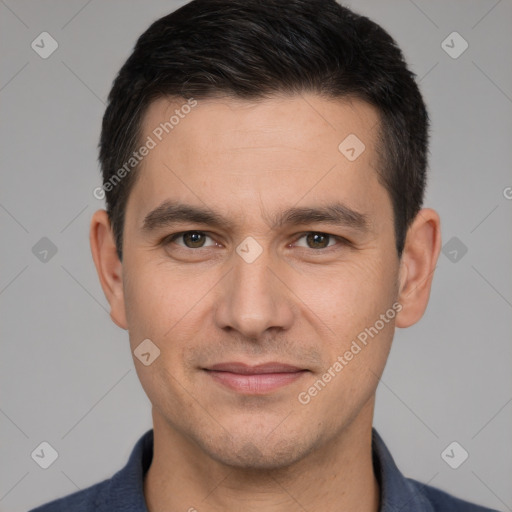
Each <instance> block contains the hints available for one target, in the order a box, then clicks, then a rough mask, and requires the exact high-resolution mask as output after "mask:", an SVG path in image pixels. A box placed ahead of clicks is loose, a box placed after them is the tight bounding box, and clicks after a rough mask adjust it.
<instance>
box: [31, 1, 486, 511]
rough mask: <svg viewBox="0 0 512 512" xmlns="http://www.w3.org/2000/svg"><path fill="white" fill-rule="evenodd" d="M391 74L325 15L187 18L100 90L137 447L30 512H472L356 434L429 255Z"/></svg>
mask: <svg viewBox="0 0 512 512" xmlns="http://www.w3.org/2000/svg"><path fill="white" fill-rule="evenodd" d="M427 143H428V115H427V112H426V109H425V105H424V103H423V100H422V97H421V94H420V92H419V90H418V87H417V85H416V83H415V81H414V75H413V74H412V73H411V72H410V71H408V69H407V67H406V64H405V62H404V60H403V56H402V54H401V52H400V50H399V49H398V48H397V46H396V44H395V43H394V41H393V40H392V39H391V37H390V36H389V35H388V34H387V33H386V32H384V31H383V29H382V28H380V27H379V26H378V25H376V24H375V23H373V22H371V21H370V20H368V19H367V18H364V17H361V16H358V15H356V14H354V13H352V12H351V11H350V10H348V9H346V8H343V7H341V6H340V5H338V4H337V3H335V2H334V0H291V1H286V2H281V1H278V0H264V1H262V0H259V1H258V0H196V1H193V2H191V3H189V4H187V5H185V6H184V7H182V8H181V9H179V10H177V11H176V12H174V13H172V14H170V15H168V16H166V17H164V18H162V19H160V20H158V21H156V22H155V23H154V24H153V25H152V26H151V27H150V28H149V29H148V30H147V31H146V32H145V33H144V34H143V35H142V36H141V37H140V39H139V40H138V42H137V45H136V47H135V49H134V51H133V53H132V55H131V56H130V58H129V59H128V60H127V62H126V63H125V65H124V66H123V67H122V69H121V71H120V72H119V75H118V77H117V78H116V80H115V82H114V85H113V88H112V91H111V93H110V96H109V105H108V107H107V110H106V113H105V116H104V119H103V129H102V135H101V143H100V161H101V165H102V172H103V183H104V185H103V188H102V189H101V190H100V191H99V192H101V193H103V192H105V193H106V200H107V211H104V210H100V211H97V212H96V213H95V214H94V216H93V219H92V223H91V236H90V240H91V247H92V253H93V258H94V262H95V264H96V268H97V271H98V275H99V278H100V281H101V285H102V287H103V290H104V292H105V295H106V297H107V299H108V301H109V303H110V307H111V317H112V319H113V321H114V322H115V323H116V324H117V325H118V326H120V327H121V328H123V329H126V330H128V332H129V338H130V345H131V349H132V353H133V355H134V364H135V367H136V369H137V373H138V376H139V378H140V380H141V383H142V386H143V388H144V390H145V392H146V393H147V395H148V397H149V399H150V401H151V403H152V406H153V408H152V415H153V427H154V428H153V430H151V431H149V432H147V433H146V434H145V435H144V436H143V437H142V438H141V439H140V441H139V442H138V443H137V445H136V447H135V448H134V451H133V452H132V455H131V457H130V460H129V461H128V464H127V466H126V467H125V468H124V469H122V470H121V471H120V472H118V473H117V474H116V475H115V476H114V477H113V478H112V479H110V480H106V481H105V482H102V483H99V484H97V485H95V486H92V487H90V488H88V489H85V490H82V491H79V492H77V493H75V494H73V495H71V496H68V497H66V498H63V499H61V500H58V501H55V502H52V503H50V504H47V505H46V506H42V507H40V508H38V509H36V510H37V511H39V512H45V511H61V510H62V511H64V510H65V511H92V510H95V511H117V510H119V511H121V510H123V511H134V512H135V511H137V512H142V511H150V512H156V511H180V510H183V511H187V510H188V511H195V510H197V511H199V512H202V511H235V510H237V511H238V510H243V511H270V510H272V511H295V510H297V511H299V510H302V511H303V510H307V511H313V510H321V511H324V512H331V511H332V512H334V511H345V510H346V511H360V512H375V511H382V512H390V511H399V510H403V511H414V512H416V511H418V512H419V511H421V512H431V511H483V510H488V509H484V508H482V507H480V506H477V505H472V504H470V503H467V502H465V501H462V500H459V499H457V498H455V497H452V496H450V495H448V494H446V493H444V492H442V491H440V490H437V489H435V488H432V487H429V486H426V485H422V484H420V483H419V482H416V481H413V480H408V479H406V478H405V477H404V476H402V475H401V473H400V472H399V470H398V469H397V467H396V466H395V464H394V462H393V459H392V458H391V455H390V453H389V452H388V451H387V448H386V447H385V445H384V442H383V441H382V439H381V438H380V437H379V435H378V433H377V432H376V431H375V430H374V429H372V419H373V411H374V403H375V392H376V388H377V385H378V382H379V378H380V376H381V374H382V372H383V370H384V366H385V363H386V359H387V356H388V354H389V350H390V347H391V342H392V339H393V334H394V329H395V327H402V328H404V327H408V326H410V325H413V324H414V323H416V322H417V321H418V320H419V319H420V318H421V316H422V315H423V313H424V311H425V308H426V306H427V303H428V299H429V293H430V287H431V283H432V278H433V271H434V268H435V266H436V261H437V258H438V255H439V250H440V245H441V241H440V221H439V216H438V215H437V213H436V212H435V211H433V210H431V209H427V208H423V209H422V201H423V194H424V188H425V173H426V167H427V156H426V155H427Z"/></svg>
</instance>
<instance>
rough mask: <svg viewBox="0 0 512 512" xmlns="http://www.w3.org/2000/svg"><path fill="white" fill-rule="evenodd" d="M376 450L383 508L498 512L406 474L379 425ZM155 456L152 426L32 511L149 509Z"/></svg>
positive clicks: (374, 436) (143, 511) (386, 511)
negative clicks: (108, 473) (102, 475)
mask: <svg viewBox="0 0 512 512" xmlns="http://www.w3.org/2000/svg"><path fill="white" fill-rule="evenodd" d="M372 453H373V466H374V471H375V475H376V477H377V480H378V482H379V484H380V512H400V511H401V512H497V511H495V510H494V511H493V510H491V509H489V508H485V507H481V506H478V505H473V504H472V503H468V502H467V501H463V500H460V499H458V498H455V497H453V496H451V495H449V494H447V493H445V492H443V491H441V490H439V489H436V488H434V487H431V486H428V485H424V484H421V483H420V482H417V481H416V480H412V479H410V478H405V477H404V476H403V475H402V473H401V472H400V471H399V469H398V468H397V466H396V464H395V461H394V460H393V457H391V454H390V453H389V450H388V449H387V447H386V445H385V444H384V441H383V440H382V439H381V437H380V436H379V434H378V433H377V431H376V430H375V429H373V432H372ZM152 459H153V430H148V431H147V432H146V433H145V434H144V435H143V436H142V437H141V438H140V439H139V440H138V441H137V444H136V445H135V447H134V448H133V451H132V453H131V455H130V458H129V460H128V463H127V464H126V466H125V467H124V468H123V469H121V470H120V471H118V472H117V473H116V474H115V475H114V476H113V477H112V478H110V479H108V480H104V481H103V482H100V483H98V484H96V485H93V486H91V487H88V488H87V489H83V490H81V491H78V492H75V493H73V494H70V495H69V496H66V497H64V498H60V499H58V500H55V501H52V502H50V503H47V504H46V505H42V506H40V507H38V508H35V509H32V510H31V511H30V512H121V511H122V512H148V509H147V507H146V501H145V499H144V492H143V483H144V475H145V474H146V472H147V470H148V469H149V466H150V465H151V460H152Z"/></svg>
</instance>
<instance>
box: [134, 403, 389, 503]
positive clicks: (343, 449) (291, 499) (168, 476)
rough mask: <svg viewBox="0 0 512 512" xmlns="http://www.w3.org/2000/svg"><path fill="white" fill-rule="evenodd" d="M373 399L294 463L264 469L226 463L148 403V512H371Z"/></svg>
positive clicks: (374, 495) (375, 489) (374, 496)
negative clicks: (150, 408) (150, 452)
mask: <svg viewBox="0 0 512 512" xmlns="http://www.w3.org/2000/svg"><path fill="white" fill-rule="evenodd" d="M372 419H373V401H371V403H367V404H366V405H365V407H364V408H363V410H362V411H361V412H360V414H359V415H358V416H357V418H356V419H355V420H354V421H353V422H352V423H351V424H350V425H349V426H347V427H346V428H345V429H343V431H341V432H340V433H339V434H338V435H337V436H336V437H335V438H333V439H331V440H328V441H326V442H324V444H323V445H322V446H320V447H317V448H316V449H315V450H312V452H311V453H310V454H309V455H307V456H306V457H305V458H303V459H302V460H301V461H299V462H297V463H295V464H294V465H293V466H288V467H284V468H279V469H272V470H251V469H240V468H233V467H229V466H226V465H224V464H222V463H220V462H218V461H216V460H214V459H212V458H211V457H210V456H209V455H208V454H206V453H204V452H203V451H202V450H201V449H200V448H199V447H198V446H197V445H196V444H195V443H194V442H193V441H192V440H191V439H189V438H188V437H186V436H184V435H182V433H180V432H177V431H176V430H175V429H173V428H172V427H171V426H170V425H169V424H168V423H167V422H166V421H165V420H164V418H162V416H160V415H159V414H158V413H157V412H156V411H155V409H153V424H154V449H153V460H152V463H151V466H150V468H149V470H148V472H147V474H146V477H145V480H144V495H145V499H146V503H147V507H148V510H149V512H156V511H160V510H183V511H189V512H194V510H197V511H198V512H220V511H223V512H231V511H235V510H240V507H241V504H243V510H244V511H247V512H253V511H254V512H256V511H258V512H270V511H271V512H281V511H287V512H290V511H293V512H294V511H304V510H322V511H325V512H331V511H332V512H335V511H336V512H339V511H345V510H347V511H348V510H350V511H352V510H357V511H358V512H377V511H378V510H379V485H378V482H377V479H376V477H375V474H374V471H373V463H372V452H371V425H372Z"/></svg>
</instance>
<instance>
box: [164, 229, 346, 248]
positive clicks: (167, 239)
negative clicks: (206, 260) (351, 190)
mask: <svg viewBox="0 0 512 512" xmlns="http://www.w3.org/2000/svg"><path fill="white" fill-rule="evenodd" d="M188 233H199V234H201V235H206V236H207V237H208V238H210V239H212V240H213V238H212V237H211V236H210V235H209V234H208V232H206V231H198V230H189V231H180V232H179V233H174V234H172V235H168V236H166V237H165V238H164V239H163V240H162V241H161V244H162V245H167V244H170V243H173V242H174V241H175V240H176V239H178V238H180V237H182V236H184V235H186V234H188ZM310 234H316V235H324V236H328V237H329V242H330V241H331V239H334V240H336V241H337V242H338V244H335V245H328V246H327V247H324V248H320V249H313V248H311V247H301V248H302V249H310V250H311V251H315V252H328V251H329V250H332V249H334V248H335V247H336V246H337V245H345V246H352V244H351V242H350V241H349V240H347V239H346V238H344V237H342V236H337V235H332V234H330V233H324V232H323V231H305V232H303V233H301V234H300V236H299V237H298V238H296V239H295V242H293V243H297V242H298V241H299V240H300V239H301V238H304V237H305V236H307V235H310ZM179 247H180V248H182V249H185V250H187V249H188V250H198V249H208V248H210V247H214V246H207V247H196V248H193V247H187V246H185V245H179Z"/></svg>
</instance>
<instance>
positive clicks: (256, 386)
mask: <svg viewBox="0 0 512 512" xmlns="http://www.w3.org/2000/svg"><path fill="white" fill-rule="evenodd" d="M206 372H207V373H208V375H210V376H211V377H212V378H213V379H214V380H216V381H217V382H219V383H220V384H223V385H224V386H226V387H228V388H230V389H232V390H234V391H238V392H240V393H245V394H254V395H257V394H262V393H268V392H270V391H275V390H276V389H279V388H282V387H283V386H286V385H288V384H291V383H292V382H295V381H296V380H298V379H300V378H301V377H302V376H303V375H304V373H306V370H302V371H298V372H289V373H258V374H255V375H244V374H241V373H231V372H221V371H216V370H206Z"/></svg>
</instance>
